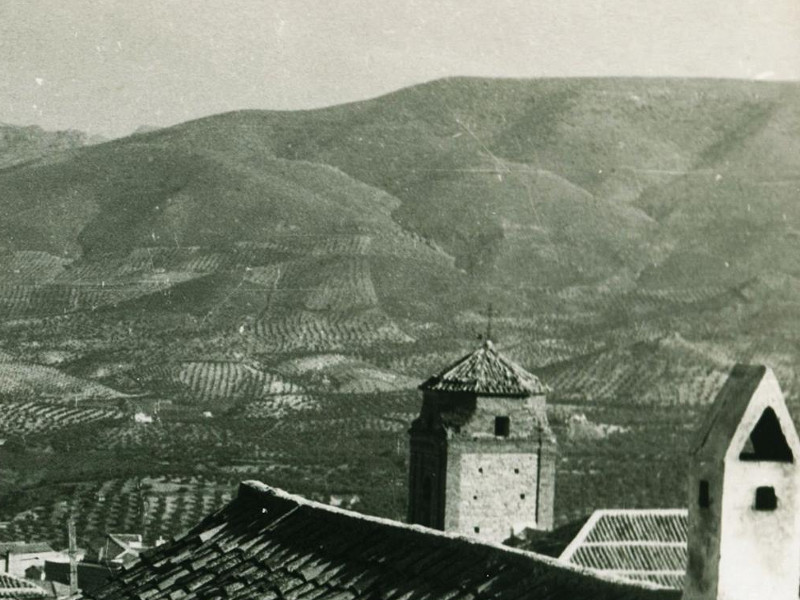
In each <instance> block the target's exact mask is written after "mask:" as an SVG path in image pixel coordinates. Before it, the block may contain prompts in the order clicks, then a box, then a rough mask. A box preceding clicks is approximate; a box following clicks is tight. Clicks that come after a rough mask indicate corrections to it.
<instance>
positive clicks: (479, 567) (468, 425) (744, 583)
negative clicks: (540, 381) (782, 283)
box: [83, 345, 800, 600]
mask: <svg viewBox="0 0 800 600" xmlns="http://www.w3.org/2000/svg"><path fill="white" fill-rule="evenodd" d="M483 350H484V351H485V353H484V355H483V356H480V355H479V356H477V357H475V356H474V355H471V357H472V358H470V357H467V359H466V360H467V363H466V364H472V365H475V364H479V365H485V366H487V367H491V368H494V367H498V365H499V366H501V367H502V368H499V367H498V369H497V370H493V371H491V372H489V374H487V372H486V371H482V370H481V369H477V368H476V370H475V373H476V374H477V375H479V377H476V379H475V381H476V385H477V382H478V381H482V380H483V381H485V382H486V384H489V383H491V384H492V385H495V384H497V381H496V380H494V379H493V377H492V374H496V375H498V376H500V377H501V378H502V379H503V381H506V382H508V381H511V382H514V381H516V379H515V378H516V377H522V376H524V373H520V372H519V371H517V370H516V369H514V368H513V367H512V366H510V363H508V362H507V361H505V360H504V359H502V358H500V357H499V356H498V355H497V354H496V353H495V352H494V350H493V349H492V348H491V347H490V346H488V345H487V346H484V348H483ZM489 353H491V354H489ZM470 361H472V362H470ZM458 364H462V363H458ZM470 368H472V367H470ZM464 369H465V371H466V372H469V369H468V368H467V367H464ZM509 369H510V370H511V371H509ZM451 370H452V369H451ZM460 372H461V371H457V373H460ZM510 372H511V373H513V375H514V376H513V377H511V379H508V378H509V377H510V375H509V373H510ZM446 373H450V371H446ZM447 381H448V380H447V379H446V378H444V377H440V378H439V379H438V380H437V379H436V378H432V379H431V380H429V381H428V382H426V384H423V386H422V388H423V394H425V393H426V392H430V391H432V388H433V389H434V390H435V391H436V392H437V394H436V395H435V396H431V395H428V396H427V397H424V399H423V410H422V413H421V416H420V419H421V421H422V425H423V426H424V429H423V430H422V431H424V432H425V433H424V435H426V436H429V437H432V438H433V439H437V438H435V437H433V435H432V434H431V431H435V430H436V429H435V426H436V424H437V423H440V422H442V421H446V422H447V423H448V424H449V425H448V426H447V427H452V428H454V427H455V426H456V425H460V426H462V429H461V431H458V430H455V429H450V430H448V429H445V432H446V433H447V435H449V436H451V437H446V438H445V442H444V450H445V452H446V451H447V450H448V449H449V448H450V441H451V439H455V440H456V446H457V445H458V444H459V443H460V442H461V440H460V438H457V437H456V436H457V435H458V434H461V433H462V432H464V429H467V430H468V431H469V432H472V431H474V432H475V433H480V434H484V435H485V433H486V431H485V429H486V427H487V426H491V425H492V423H493V419H496V418H497V417H509V421H510V424H511V426H513V424H514V423H517V422H518V421H521V422H522V423H523V424H526V426H524V427H523V428H522V435H521V440H520V442H521V443H523V444H525V443H527V439H526V436H527V435H528V432H530V431H536V430H537V428H539V427H541V428H542V429H544V425H545V423H544V422H540V421H538V420H536V419H535V418H533V417H531V415H528V416H527V417H526V415H525V414H524V411H522V410H520V409H519V408H518V407H516V406H513V405H510V402H512V400H511V398H516V399H517V402H519V404H520V405H523V406H528V407H529V410H530V411H531V412H532V413H533V414H534V415H535V413H536V410H537V409H538V408H539V407H540V405H541V403H542V402H541V401H538V400H535V401H533V402H531V401H530V398H531V397H532V396H533V397H535V396H537V395H543V392H542V394H538V393H535V392H530V391H528V390H526V393H525V394H523V393H520V394H519V395H517V396H512V395H510V394H506V393H505V391H504V392H503V395H500V396H497V397H494V396H488V398H489V401H488V402H484V403H483V404H481V397H483V396H482V394H484V393H485V391H486V389H488V388H477V387H476V388H474V390H475V391H474V393H473V391H472V390H470V391H469V392H468V393H470V394H472V395H473V396H474V397H475V398H474V400H475V401H474V403H472V402H469V403H468V404H467V410H466V411H463V410H462V406H461V405H460V404H459V403H458V402H455V401H454V400H453V399H452V398H451V397H449V396H447V395H445V396H444V397H443V396H441V395H439V392H441V391H448V390H447V389H446V386H447V385H449V384H447V383H446V382H447ZM453 381H454V382H456V383H454V384H453V385H454V386H455V387H456V388H457V387H458V385H461V383H459V382H463V381H467V380H466V378H464V379H458V378H453ZM481 385H484V383H481ZM529 385H531V386H532V385H533V382H529ZM437 386H439V389H435V388H436V387H437ZM534 389H538V388H534ZM455 391H456V392H457V393H459V392H461V391H462V390H459V389H456V390H455ZM495 398H499V399H500V400H495ZM431 409H434V410H431ZM453 412H455V413H458V414H459V415H460V418H458V419H456V418H453V417H451V413H453ZM431 413H432V414H433V418H432V422H429V421H428V417H429V415H430V414H431ZM464 413H466V414H464ZM464 416H466V417H467V418H463V417H464ZM420 419H418V421H417V422H415V426H416V427H417V428H419V427H420V423H419V421H420ZM512 419H513V420H512ZM526 419H529V420H528V421H526ZM532 422H535V423H536V426H535V427H530V424H531V423H532ZM440 431H441V430H440ZM511 431H512V429H511V428H510V427H509V428H507V427H506V425H505V424H503V425H501V426H500V427H499V429H495V430H494V431H492V433H491V435H492V436H494V437H495V438H496V441H497V443H498V448H506V446H505V444H506V438H511V435H510V434H511ZM411 435H412V441H413V440H414V437H415V436H418V435H420V430H419V429H417V430H416V431H415V429H414V428H413V427H412V432H411ZM484 435H478V436H477V437H478V438H479V439H480V438H482V437H484ZM438 439H439V440H440V441H441V439H442V438H441V437H439V438H438ZM423 440H424V441H429V440H428V439H426V438H423ZM541 442H542V445H544V444H545V439H543V438H542V439H541ZM476 447H477V454H479V455H481V456H482V455H483V452H484V447H483V446H476ZM524 447H525V448H528V451H529V452H530V453H534V454H536V453H538V448H539V445H538V443H537V444H534V445H532V446H524ZM466 448H467V454H469V453H470V452H472V448H473V447H470V446H466ZM441 450H442V448H435V452H434V453H433V454H432V456H433V458H435V460H436V461H438V462H436V464H437V465H438V466H439V468H440V469H442V470H440V471H438V472H437V471H429V470H427V468H426V467H425V465H427V461H429V460H433V459H432V458H431V456H423V458H422V459H421V462H422V467H423V468H421V469H420V470H418V471H417V475H416V477H419V476H420V475H421V476H422V477H423V479H422V483H421V484H420V481H419V480H417V483H416V485H418V486H419V485H422V487H423V489H426V490H427V489H428V486H427V485H426V484H424V477H425V475H426V474H427V473H430V472H437V473H440V474H441V473H443V475H438V476H439V477H444V479H445V481H447V480H448V477H449V474H448V471H447V469H449V468H450V463H449V458H448V455H447V454H446V453H441ZM411 452H412V455H413V453H414V452H420V448H419V447H417V448H416V449H415V448H412V450H411ZM516 452H520V449H519V448H514V451H513V453H516ZM798 452H800V441H798V438H797V433H796V431H795V429H794V425H793V424H792V421H791V418H790V416H789V413H788V411H787V409H786V405H785V404H784V401H783V396H782V394H781V392H780V388H779V386H778V384H777V381H776V379H775V376H774V374H773V373H772V372H771V371H770V370H769V369H766V368H764V367H749V366H741V365H740V366H737V367H735V368H734V369H733V371H732V372H731V375H730V377H729V379H728V381H727V383H726V384H725V386H724V387H723V389H722V390H721V392H720V394H719V395H718V397H717V399H716V400H715V402H714V405H713V406H712V408H711V410H710V411H709V416H708V419H707V420H706V422H705V423H704V424H703V426H702V427H701V428H700V430H699V434H698V441H697V443H696V444H695V446H694V448H693V449H692V452H691V459H692V466H691V469H690V473H689V477H688V479H689V495H688V501H689V509H688V519H687V518H686V517H684V516H683V515H682V514H679V513H675V512H668V513H657V512H656V513H650V514H648V513H646V512H643V513H641V514H625V515H622V516H621V515H619V514H598V516H597V517H593V518H592V520H591V521H592V522H591V524H587V525H588V529H587V528H584V529H586V531H585V532H582V533H581V535H579V536H578V537H579V539H577V540H576V542H575V543H574V544H573V548H572V549H571V557H569V558H565V560H557V559H554V558H550V557H546V556H543V555H540V554H535V553H532V552H527V551H523V550H519V549H514V548H510V547H508V546H503V545H500V544H498V543H496V542H494V541H492V540H490V539H487V536H484V535H483V534H482V533H483V532H482V531H481V532H476V531H474V530H473V531H472V532H465V531H459V529H461V526H460V525H456V526H455V527H454V529H456V531H447V528H446V523H447V520H446V518H445V519H442V514H443V511H444V514H445V515H446V514H447V512H446V511H447V508H446V505H447V502H450V501H452V498H456V502H460V495H461V494H463V492H464V491H468V490H471V489H473V488H465V487H461V484H459V485H458V486H455V489H456V495H455V496H453V497H452V498H451V497H450V496H448V494H449V491H448V489H447V488H448V486H447V485H444V492H441V491H440V492H437V493H438V494H439V496H435V497H436V498H437V500H436V502H439V504H435V506H438V507H439V508H438V509H437V510H438V512H433V511H432V509H431V507H432V506H434V502H430V501H429V498H433V497H434V496H425V495H423V496H422V497H421V501H422V502H423V508H424V510H425V511H429V512H428V513H424V511H420V512H416V513H414V514H417V515H420V514H422V515H424V514H427V515H428V516H427V519H428V523H426V526H423V525H419V524H405V523H399V522H396V521H391V520H387V519H381V518H377V517H371V516H366V515H361V514H358V513H355V512H352V511H349V510H344V509H341V508H335V507H332V506H329V505H325V504H320V503H317V502H313V501H310V500H306V499H304V498H301V497H299V496H295V495H292V494H289V493H286V492H283V491H281V490H277V489H275V488H271V487H269V486H267V485H265V484H263V483H260V482H256V481H249V482H244V483H242V484H241V485H240V487H239V492H238V495H237V496H236V498H235V499H234V500H233V501H231V503H230V504H228V505H227V506H226V507H225V508H223V509H222V510H220V511H218V512H216V513H214V514H212V515H209V516H208V517H206V518H205V519H204V520H203V521H201V522H200V523H199V524H198V525H196V526H195V527H194V528H192V529H191V530H190V531H189V532H187V533H186V534H185V535H183V536H181V537H179V538H178V539H176V540H174V541H173V542H171V543H166V544H164V545H162V546H160V547H157V548H155V549H153V550H151V551H149V552H145V553H143V554H142V555H141V557H140V560H139V561H138V562H136V563H135V564H133V565H132V566H131V567H130V568H126V569H124V570H122V571H121V572H120V573H119V574H118V575H117V576H116V577H114V578H113V579H112V580H111V581H110V583H108V584H107V585H105V586H103V587H101V588H99V589H95V590H93V591H87V592H85V593H84V596H83V597H84V598H87V599H88V598H92V599H96V600H111V599H114V600H117V599H134V598H136V599H142V598H147V599H148V600H167V599H170V600H175V599H178V598H180V599H193V600H194V599H198V600H199V599H201V598H216V599H242V600H245V599H246V600H250V599H253V600H255V599H260V598H281V599H282V598H287V599H292V600H295V599H296V600H302V599H309V600H312V599H313V600H333V599H337V600H339V599H342V598H347V599H350V600H355V599H357V598H369V599H371V600H390V599H401V598H402V599H404V600H416V599H420V600H422V599H426V600H427V599H432V598H453V599H455V598H474V599H480V598H492V599H501V600H502V599H505V598H508V599H511V598H529V599H532V600H536V599H542V600H544V599H547V600H562V599H563V600H574V599H575V598H592V599H593V600H612V599H613V600H617V599H618V600H667V599H674V600H678V598H680V597H681V593H680V591H678V590H675V589H668V588H667V587H664V586H663V585H660V584H663V583H668V584H669V583H670V580H669V579H659V577H661V576H662V575H663V576H665V577H669V576H674V575H676V572H677V571H678V570H679V569H677V568H676V566H675V565H674V564H673V565H672V567H673V568H671V569H666V571H668V572H667V573H658V572H656V571H658V569H645V570H649V571H651V572H649V573H642V576H637V575H636V574H635V573H626V572H623V571H626V569H606V570H605V571H606V572H602V570H597V569H594V568H587V567H586V566H581V565H579V564H576V560H574V557H577V556H581V555H583V554H588V555H591V554H593V553H594V554H595V555H597V554H599V555H603V554H604V553H609V552H610V553H612V554H613V552H614V551H615V549H616V548H617V546H615V545H614V544H613V543H612V541H613V539H615V538H617V539H622V541H623V542H625V541H626V539H625V537H626V533H625V531H626V527H629V528H633V529H636V528H637V527H638V525H637V524H643V523H644V524H645V528H646V529H648V530H649V531H650V532H657V534H658V536H660V538H661V542H662V543H661V546H662V547H663V548H672V547H675V548H678V547H680V549H679V550H678V552H677V554H676V556H678V557H679V559H680V558H682V557H686V562H687V564H688V569H687V570H686V576H685V577H684V580H683V587H684V590H685V591H684V596H683V597H684V598H685V599H686V600H754V599H758V598H769V599H770V600H796V598H797V596H798V583H800V507H799V506H798V504H799V502H798V494H797V484H798V472H797V468H796V464H795V461H794V457H795V456H796V455H797V453H798ZM437 453H438V454H437ZM463 453H464V450H463V448H459V447H456V451H455V455H456V456H459V463H460V461H461V458H460V457H461V455H463ZM486 454H487V456H489V457H490V458H489V459H488V460H487V462H486V464H492V465H495V466H496V465H500V466H505V465H504V464H503V463H504V461H499V460H498V461H497V463H496V464H495V463H492V462H491V461H493V460H495V459H494V457H495V455H496V454H502V452H492V451H490V452H487V453H486ZM536 456H541V455H539V454H536ZM480 460H483V457H482V458H481V459H480ZM480 460H478V461H475V459H474V458H472V457H469V458H467V459H466V461H465V462H466V464H468V465H469V464H472V466H478V467H479V465H480V464H481V463H480ZM540 460H541V459H537V460H536V461H529V462H522V463H520V465H521V466H522V467H525V465H528V466H532V465H536V464H540V462H539V461H540ZM412 462H413V461H412ZM461 464H463V463H461ZM415 468H417V469H419V465H418V466H417V467H415V466H414V465H413V464H412V466H411V469H412V475H411V477H412V478H413V477H415V475H414V474H413V473H414V469H415ZM479 468H480V467H479ZM514 468H515V467H514ZM536 468H537V470H538V467H536ZM512 472H513V468H512ZM484 474H486V475H492V473H484ZM514 474H515V475H516V473H514ZM494 476H495V480H494V481H495V483H496V484H497V485H506V483H507V479H508V475H507V473H506V472H503V471H502V470H501V471H500V472H499V474H498V473H494ZM431 480H432V481H433V477H431ZM511 480H512V481H513V478H511ZM437 481H439V482H441V479H437ZM462 481H463V480H462ZM539 481H540V479H538V478H537V479H536V480H535V481H534V480H531V482H530V483H531V484H532V485H534V488H536V487H538V486H539ZM430 487H431V489H434V486H433V485H431V486H430ZM534 488H532V489H534ZM503 493H504V492H503ZM473 500H474V499H473ZM416 501H420V500H418V499H415V497H412V502H416ZM442 501H444V504H445V506H444V507H442V506H441V502H442ZM505 501H506V500H505V496H502V499H501V500H500V506H502V505H503V502H505ZM493 508H494V505H489V506H487V509H488V510H492V509H493ZM417 510H419V508H418V509H417ZM457 512H458V514H464V513H463V511H462V509H461V508H460V507H459V508H458V509H457ZM533 514H534V515H536V514H537V513H536V512H533ZM430 515H434V516H436V515H438V517H437V518H439V520H438V521H437V522H433V521H432V518H431V516H430ZM529 515H530V513H528V512H520V513H514V514H513V516H512V518H511V519H510V520H503V519H498V518H496V517H494V516H492V515H488V516H487V517H486V519H487V520H486V521H481V522H489V523H492V525H491V526H490V529H493V531H492V536H494V535H499V534H500V533H501V532H503V531H505V529H506V528H507V527H508V528H511V529H513V528H514V526H515V524H516V520H517V519H520V518H521V519H530V516H529ZM474 516H477V517H480V518H483V517H481V515H478V514H477V513H476V514H475V515H474ZM629 517H632V518H629ZM493 519H496V520H493ZM527 522H528V521H526V523H527ZM540 523H541V521H540V520H538V519H534V520H533V524H534V525H538V524H540ZM620 524H622V527H620V528H619V529H616V527H617V526H618V525H620ZM682 524H683V525H686V526H687V527H686V528H685V529H684V531H686V534H685V535H686V542H685V545H684V546H680V545H681V543H682V542H681V540H682V538H681V536H682V535H683V534H682V533H680V532H678V531H677V530H676V528H678V529H680V527H681V526H682ZM687 524H688V525H687ZM427 525H434V526H436V528H432V527H429V526H427ZM442 529H445V530H444V531H442ZM647 535H652V534H647ZM634 537H636V536H634ZM634 541H635V540H634ZM656 546H658V544H657V545H656ZM620 548H621V549H622V552H625V551H628V550H631V551H632V552H633V553H634V554H635V553H637V552H638V553H640V555H646V554H647V552H648V551H649V550H642V549H643V548H649V546H647V544H631V547H630V548H626V544H625V543H623V544H621V545H620ZM663 548H661V549H663ZM584 550H587V551H588V552H584ZM681 552H683V554H681ZM634 570H635V569H634ZM672 583H674V582H672Z"/></svg>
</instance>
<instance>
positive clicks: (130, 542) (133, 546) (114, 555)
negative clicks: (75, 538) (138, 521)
mask: <svg viewBox="0 0 800 600" xmlns="http://www.w3.org/2000/svg"><path fill="white" fill-rule="evenodd" d="M143 550H146V547H145V545H144V543H143V541H142V536H141V535H140V534H138V533H109V534H106V535H105V536H99V537H97V538H96V539H95V540H92V541H90V542H89V549H88V550H87V553H86V560H87V561H90V562H97V563H105V562H111V563H115V564H119V565H129V564H131V563H133V562H135V561H136V559H138V558H139V554H140V553H141V552H142V551H143Z"/></svg>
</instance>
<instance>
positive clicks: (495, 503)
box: [408, 341, 556, 542]
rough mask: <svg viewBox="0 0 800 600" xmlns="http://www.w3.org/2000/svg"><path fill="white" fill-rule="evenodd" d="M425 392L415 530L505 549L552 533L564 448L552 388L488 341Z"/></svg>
mask: <svg viewBox="0 0 800 600" xmlns="http://www.w3.org/2000/svg"><path fill="white" fill-rule="evenodd" d="M419 389H420V390H421V391H422V410H421V412H420V415H419V417H417V419H415V420H414V422H413V424H412V425H411V430H410V432H409V433H410V436H411V444H410V446H411V457H410V465H409V508H408V520H409V522H411V523H417V524H419V525H425V526H427V527H433V528H436V529H442V530H444V531H453V532H458V533H463V534H468V535H473V536H478V537H481V538H483V539H486V540H489V541H495V542H501V541H503V540H505V539H507V538H509V537H510V536H511V535H512V533H516V532H520V531H521V530H523V529H525V528H533V529H544V530H549V529H552V526H553V494H554V491H555V458H556V442H555V438H554V437H553V434H552V432H551V430H550V426H549V425H548V423H547V414H546V412H545V408H546V407H545V400H546V399H545V394H546V392H547V388H546V386H544V385H542V383H541V382H540V381H539V380H538V379H537V378H536V377H535V376H533V375H531V374H530V373H527V372H526V371H525V370H523V369H522V368H521V367H519V366H518V365H516V364H514V363H513V362H511V361H509V360H507V359H505V358H503V357H502V356H500V355H499V354H498V353H497V351H496V350H495V349H494V347H493V345H492V343H491V342H490V341H487V342H485V343H484V344H483V346H482V347H481V348H479V349H478V350H476V351H475V352H473V353H472V354H469V355H468V356H465V357H464V358H462V359H461V360H459V361H457V362H456V363H454V364H452V365H450V366H449V367H447V368H446V369H444V370H443V371H442V372H441V373H439V374H438V375H435V376H433V377H431V378H430V379H428V380H427V381H425V382H424V383H423V384H422V385H420V386H419Z"/></svg>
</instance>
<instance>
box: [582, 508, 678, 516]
mask: <svg viewBox="0 0 800 600" xmlns="http://www.w3.org/2000/svg"><path fill="white" fill-rule="evenodd" d="M592 514H599V515H600V516H619V515H632V516H639V515H674V516H683V515H688V514H689V509H688V508H598V509H597V510H595V511H594V512H593V513H592Z"/></svg>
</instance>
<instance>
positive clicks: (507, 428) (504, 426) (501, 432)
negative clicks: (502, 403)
mask: <svg viewBox="0 0 800 600" xmlns="http://www.w3.org/2000/svg"><path fill="white" fill-rule="evenodd" d="M510 432H511V419H510V418H509V417H495V418H494V434H495V435H496V436H498V437H508V434H509V433H510Z"/></svg>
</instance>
